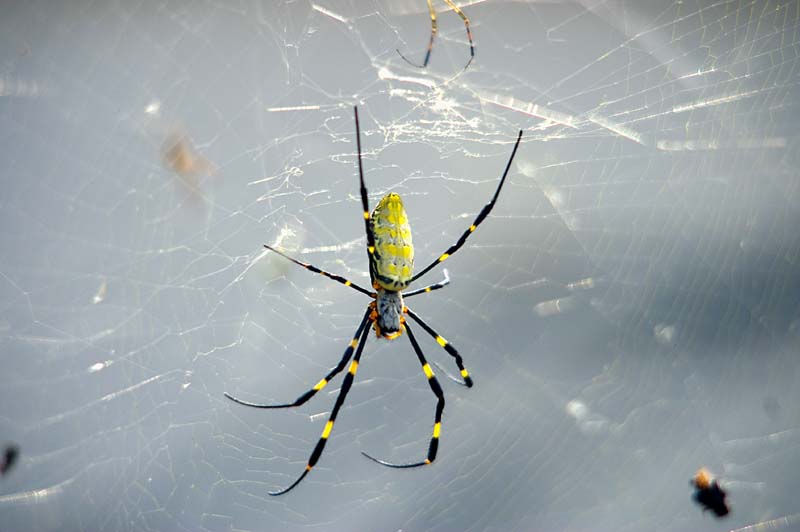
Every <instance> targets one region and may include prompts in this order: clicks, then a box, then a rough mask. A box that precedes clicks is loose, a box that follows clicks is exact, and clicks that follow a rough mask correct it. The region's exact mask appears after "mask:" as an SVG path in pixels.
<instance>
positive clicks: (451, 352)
mask: <svg viewBox="0 0 800 532" xmlns="http://www.w3.org/2000/svg"><path fill="white" fill-rule="evenodd" d="M405 310H406V312H407V313H408V315H409V316H411V319H413V320H414V321H415V322H417V323H419V325H420V327H422V328H423V329H425V332H426V333H428V334H430V335H431V337H433V339H434V340H436V343H437V344H439V345H440V346H442V347H444V350H445V351H447V353H448V354H449V355H450V356H451V357H453V358H454V359H456V366H458V370H459V371H460V372H461V378H462V379H464V382H461V381H458V380H455V379H453V380H454V381H455V382H457V383H458V384H463V385H465V386H467V387H469V388H471V387H472V377H470V376H469V372H468V371H467V370H466V368H465V367H464V359H463V358H461V355H459V354H458V351H457V350H456V348H455V347H453V346H452V345H451V344H450V342H448V341H447V340H445V339H444V337H443V336H440V335H439V333H437V332H436V331H434V330H433V329H432V328H431V326H430V325H428V324H427V323H425V321H424V320H423V319H422V318H420V317H419V316H417V314H416V313H414V311H413V310H411V309H410V308H408V307H406V309H405Z"/></svg>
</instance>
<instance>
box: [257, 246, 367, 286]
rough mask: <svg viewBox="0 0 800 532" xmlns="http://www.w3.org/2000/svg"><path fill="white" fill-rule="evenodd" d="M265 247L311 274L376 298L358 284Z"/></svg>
mask: <svg viewBox="0 0 800 532" xmlns="http://www.w3.org/2000/svg"><path fill="white" fill-rule="evenodd" d="M264 247H265V248H267V249H268V250H270V251H272V252H273V253H277V254H278V255H280V256H281V257H283V258H284V259H288V260H290V261H292V262H294V263H295V264H297V265H298V266H302V267H303V268H305V269H306V270H308V271H311V272H314V273H318V274H320V275H324V276H325V277H327V278H329V279H333V280H334V281H336V282H337V283H341V284H343V285H345V286H349V287H350V288H352V289H353V290H356V291H358V292H361V293H362V294H366V295H368V296H370V297H375V292H370V291H369V290H367V289H366V288H362V287H360V286H358V285H357V284H356V283H354V282H352V281H349V280H347V279H345V278H344V277H342V276H341V275H336V274H333V273H328V272H326V271H325V270H321V269H319V268H317V267H316V266H314V265H313V264H309V263H307V262H302V261H299V260H297V259H294V258H292V257H290V256H289V255H287V254H286V253H283V252H282V251H278V250H277V249H275V248H273V247H270V246H268V245H266V244H264Z"/></svg>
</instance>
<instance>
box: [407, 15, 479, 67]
mask: <svg viewBox="0 0 800 532" xmlns="http://www.w3.org/2000/svg"><path fill="white" fill-rule="evenodd" d="M428 12H429V13H430V15H431V38H430V40H429V41H428V51H427V52H425V60H424V61H423V62H422V64H421V65H418V64H416V63H412V62H411V61H409V60H408V59H407V58H406V56H404V55H403V54H402V52H400V50H399V49H398V48H395V50H397V54H398V55H399V56H400V57H402V58H403V61H405V62H406V63H408V64H409V65H411V66H415V67H417V68H425V67H426V66H428V61H430V59H431V51H433V39H434V37H436V33H437V32H438V31H439V24H438V23H437V22H436V11H434V9H433V3H431V0H428ZM470 42H471V41H470ZM467 64H469V63H467Z"/></svg>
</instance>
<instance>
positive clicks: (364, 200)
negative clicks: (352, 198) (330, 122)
mask: <svg viewBox="0 0 800 532" xmlns="http://www.w3.org/2000/svg"><path fill="white" fill-rule="evenodd" d="M353 111H354V112H355V115H356V147H357V150H358V179H359V183H360V186H361V189H360V192H361V208H362V210H363V211H364V212H363V216H364V230H365V231H366V232H367V260H368V261H369V263H370V264H372V255H373V254H374V253H375V236H374V235H373V234H372V231H371V230H370V228H369V197H368V196H367V186H366V184H365V183H364V165H363V163H362V162H361V126H360V125H359V124H358V106H356V107H353ZM369 278H370V282H371V283H372V284H373V285H374V284H375V273H374V272H373V271H372V267H370V269H369ZM370 295H374V294H370Z"/></svg>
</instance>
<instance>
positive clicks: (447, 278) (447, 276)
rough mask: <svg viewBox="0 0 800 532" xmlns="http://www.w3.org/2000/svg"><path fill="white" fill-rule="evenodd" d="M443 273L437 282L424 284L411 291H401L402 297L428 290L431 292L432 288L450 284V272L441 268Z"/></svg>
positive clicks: (424, 292)
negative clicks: (442, 277) (442, 276)
mask: <svg viewBox="0 0 800 532" xmlns="http://www.w3.org/2000/svg"><path fill="white" fill-rule="evenodd" d="M442 273H443V274H444V279H442V280H441V281H439V282H438V283H435V284H432V285H429V286H426V287H424V288H417V289H416V290H412V291H411V292H403V298H404V299H405V298H407V297H411V296H415V295H417V294H427V293H428V292H433V291H434V290H438V289H440V288H444V287H445V286H447V285H449V284H450V274H448V273H447V268H445V269H444V270H442Z"/></svg>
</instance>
